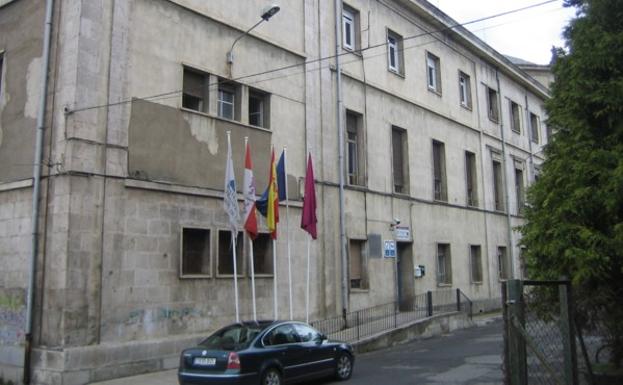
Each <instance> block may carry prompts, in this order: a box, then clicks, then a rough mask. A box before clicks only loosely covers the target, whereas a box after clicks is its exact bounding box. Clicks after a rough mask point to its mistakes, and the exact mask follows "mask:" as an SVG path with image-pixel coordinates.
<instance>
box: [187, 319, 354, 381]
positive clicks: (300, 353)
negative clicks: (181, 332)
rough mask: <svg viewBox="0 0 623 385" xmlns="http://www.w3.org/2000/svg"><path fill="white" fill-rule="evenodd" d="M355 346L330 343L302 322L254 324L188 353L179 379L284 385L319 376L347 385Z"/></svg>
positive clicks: (223, 331)
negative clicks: (345, 381) (335, 379)
mask: <svg viewBox="0 0 623 385" xmlns="http://www.w3.org/2000/svg"><path fill="white" fill-rule="evenodd" d="M354 360H355V356H354V354H353V348H352V346H351V345H349V344H347V343H344V342H336V341H329V340H328V339H327V337H326V336H325V335H323V334H322V333H320V332H318V331H317V330H315V329H314V328H312V327H311V326H309V325H307V324H306V323H303V322H296V321H258V322H254V321H250V322H242V323H236V324H232V325H229V326H227V327H224V328H222V329H220V330H219V331H217V332H216V333H214V334H212V335H211V336H210V337H208V338H206V339H205V340H203V341H202V342H201V343H199V345H197V346H196V347H193V348H190V349H185V350H184V351H183V352H182V354H181V357H180V367H179V369H178V380H179V383H180V385H189V384H249V385H281V384H285V383H293V382H298V381H304V380H309V379H312V378H317V377H326V376H335V378H337V379H338V380H347V379H349V378H350V376H351V375H352V373H353V364H354Z"/></svg>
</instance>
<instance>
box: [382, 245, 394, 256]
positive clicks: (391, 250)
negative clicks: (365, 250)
mask: <svg viewBox="0 0 623 385" xmlns="http://www.w3.org/2000/svg"><path fill="white" fill-rule="evenodd" d="M384 249H385V252H384V253H383V257H384V258H396V241H385V248H384Z"/></svg>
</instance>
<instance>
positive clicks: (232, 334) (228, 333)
mask: <svg viewBox="0 0 623 385" xmlns="http://www.w3.org/2000/svg"><path fill="white" fill-rule="evenodd" d="M263 328H264V327H263V326H262V325H256V324H250V325H246V324H236V325H231V326H227V327H225V328H223V329H221V330H219V331H217V332H216V333H214V334H212V335H211V336H210V337H208V338H206V339H205V340H203V341H201V343H200V344H199V345H200V346H202V347H205V348H206V349H213V350H234V351H237V350H241V349H245V348H247V347H248V346H249V344H251V342H252V341H253V340H254V339H255V337H256V336H257V335H258V334H259V333H260V331H262V329H263Z"/></svg>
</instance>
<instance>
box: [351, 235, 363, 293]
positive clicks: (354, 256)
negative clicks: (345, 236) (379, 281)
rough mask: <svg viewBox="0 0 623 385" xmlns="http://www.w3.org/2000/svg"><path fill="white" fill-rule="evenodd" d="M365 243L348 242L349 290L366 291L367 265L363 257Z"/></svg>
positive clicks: (354, 240) (352, 240)
mask: <svg viewBox="0 0 623 385" xmlns="http://www.w3.org/2000/svg"><path fill="white" fill-rule="evenodd" d="M364 249H365V241H362V240H356V239H351V240H349V248H348V257H349V277H350V288H351V289H367V288H368V283H367V279H366V277H367V275H368V274H367V264H366V258H365V255H364Z"/></svg>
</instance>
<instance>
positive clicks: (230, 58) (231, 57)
mask: <svg viewBox="0 0 623 385" xmlns="http://www.w3.org/2000/svg"><path fill="white" fill-rule="evenodd" d="M264 21H266V20H264V19H260V21H258V22H257V23H255V25H254V26H253V27H251V28H249V29H247V30H246V31H245V33H243V34H242V35H240V36H238V37H237V38H236V40H234V42H233V44H232V45H231V48H230V49H229V51H228V52H227V62H228V63H229V64H232V63H233V62H234V46H235V45H236V43H238V40H240V39H242V38H243V37H245V36H247V35H248V34H249V32H251V30H253V28H255V27H257V26H258V25H260V24H262V22H264Z"/></svg>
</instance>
